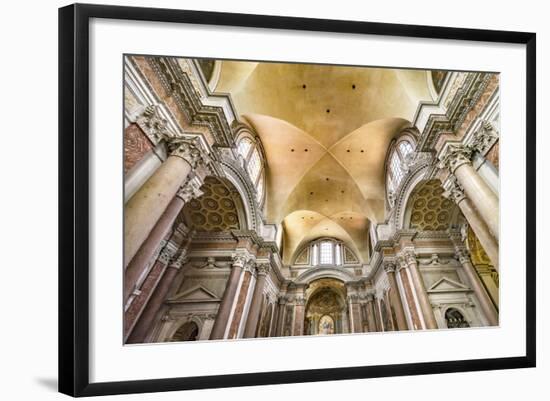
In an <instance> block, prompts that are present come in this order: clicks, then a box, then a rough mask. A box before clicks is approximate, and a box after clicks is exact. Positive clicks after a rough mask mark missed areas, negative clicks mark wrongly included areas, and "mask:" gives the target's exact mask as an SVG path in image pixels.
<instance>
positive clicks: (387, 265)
mask: <svg viewBox="0 0 550 401" xmlns="http://www.w3.org/2000/svg"><path fill="white" fill-rule="evenodd" d="M395 267H396V266H395V263H394V262H392V261H384V270H385V271H386V274H387V276H388V281H389V283H390V288H391V302H392V305H393V309H394V311H395V318H396V319H397V328H398V329H399V330H409V328H408V326H407V319H406V318H405V310H404V309H403V301H402V300H401V294H400V293H399V287H398V286H397V280H396V279H395Z"/></svg>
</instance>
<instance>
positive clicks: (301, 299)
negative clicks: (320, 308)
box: [294, 296, 306, 306]
mask: <svg viewBox="0 0 550 401" xmlns="http://www.w3.org/2000/svg"><path fill="white" fill-rule="evenodd" d="M294 303H295V304H296V306H304V305H305V304H306V299H305V298H304V297H301V296H298V297H296V298H294Z"/></svg>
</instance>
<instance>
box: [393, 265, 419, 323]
mask: <svg viewBox="0 0 550 401" xmlns="http://www.w3.org/2000/svg"><path fill="white" fill-rule="evenodd" d="M398 261H399V268H398V271H397V273H398V274H399V279H400V280H401V284H402V286H403V292H404V294H405V299H406V301H407V306H408V309H409V313H410V317H411V323H412V329H414V330H422V322H421V321H420V316H419V311H418V308H417V306H416V301H415V299H414V294H413V292H412V289H411V283H410V280H409V274H408V272H407V270H408V269H407V268H408V266H407V263H406V262H405V258H403V257H399V258H398Z"/></svg>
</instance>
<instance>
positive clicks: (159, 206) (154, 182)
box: [124, 156, 191, 266]
mask: <svg viewBox="0 0 550 401" xmlns="http://www.w3.org/2000/svg"><path fill="white" fill-rule="evenodd" d="M190 171H191V165H190V164H189V163H188V162H187V161H186V160H184V159H183V158H181V157H177V156H170V157H168V159H166V161H165V162H164V163H163V164H162V165H161V166H160V167H159V168H158V169H157V171H156V172H155V173H154V174H153V175H152V176H151V177H150V178H149V179H148V180H147V182H145V184H143V185H142V187H141V188H140V189H139V190H138V191H137V192H136V193H135V194H134V196H132V198H131V199H130V200H129V201H128V203H127V204H126V206H125V208H124V266H127V265H128V263H129V262H130V261H131V260H132V258H133V257H134V256H135V255H136V253H137V251H138V250H139V247H140V246H141V245H142V244H143V242H144V241H145V240H146V238H147V236H148V235H149V233H150V232H151V230H152V229H153V227H154V226H155V224H156V223H157V221H158V220H159V218H160V216H161V215H162V213H164V211H165V210H166V207H167V206H168V204H169V203H170V201H171V200H172V199H173V198H174V196H175V195H176V193H177V191H178V189H179V187H180V186H181V185H182V184H183V183H184V181H185V179H186V178H187V175H188V174H189V172H190Z"/></svg>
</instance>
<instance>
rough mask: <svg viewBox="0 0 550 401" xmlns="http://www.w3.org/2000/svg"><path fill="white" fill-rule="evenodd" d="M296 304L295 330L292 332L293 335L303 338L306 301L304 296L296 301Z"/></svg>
mask: <svg viewBox="0 0 550 401" xmlns="http://www.w3.org/2000/svg"><path fill="white" fill-rule="evenodd" d="M294 303H295V306H294V308H295V309H294V330H293V332H292V335H293V336H303V335H304V319H305V309H306V300H305V298H304V297H303V296H302V295H300V296H298V297H297V298H295V299H294Z"/></svg>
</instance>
